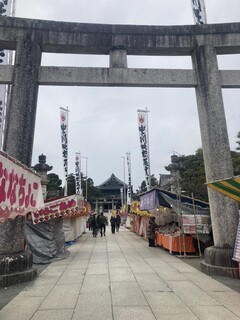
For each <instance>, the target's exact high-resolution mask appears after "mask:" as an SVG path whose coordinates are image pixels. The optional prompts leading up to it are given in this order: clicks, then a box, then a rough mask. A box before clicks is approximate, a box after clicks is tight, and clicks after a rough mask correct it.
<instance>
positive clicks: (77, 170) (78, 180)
mask: <svg viewBox="0 0 240 320" xmlns="http://www.w3.org/2000/svg"><path fill="white" fill-rule="evenodd" d="M75 181H76V194H80V195H82V185H81V153H80V152H76V154H75Z"/></svg>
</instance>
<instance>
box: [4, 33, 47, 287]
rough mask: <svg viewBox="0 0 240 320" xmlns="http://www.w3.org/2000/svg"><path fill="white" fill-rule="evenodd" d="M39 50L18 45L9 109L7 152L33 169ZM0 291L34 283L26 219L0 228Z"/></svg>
mask: <svg viewBox="0 0 240 320" xmlns="http://www.w3.org/2000/svg"><path fill="white" fill-rule="evenodd" d="M40 63H41V49H40V46H39V45H38V44H37V43H35V42H34V41H33V40H31V39H29V38H28V37H26V38H24V39H23V38H22V39H20V40H19V41H18V43H17V48H16V58H15V65H14V70H13V78H12V87H11V96H10V101H9V103H8V107H7V115H6V130H5V136H4V146H3V148H4V151H5V152H6V153H7V154H9V155H10V156H11V157H13V158H15V159H17V160H19V161H20V162H22V163H23V164H25V165H27V166H28V167H31V161H32V149H33V139H34V129H35V118H36V109H37V95H38V70H39V66H40ZM0 233H1V238H0V287H1V286H2V287H7V286H9V285H13V284H17V283H20V282H26V281H30V280H32V279H33V278H34V277H36V275H37V270H36V269H34V268H32V255H31V254H29V253H26V252H24V248H23V244H24V238H25V217H22V216H18V217H16V219H14V220H9V219H8V220H6V221H5V222H4V223H2V224H1V225H0Z"/></svg>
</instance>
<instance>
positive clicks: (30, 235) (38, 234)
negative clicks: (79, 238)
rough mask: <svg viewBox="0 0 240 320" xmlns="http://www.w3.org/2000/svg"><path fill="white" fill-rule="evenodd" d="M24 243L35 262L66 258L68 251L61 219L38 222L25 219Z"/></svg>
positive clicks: (48, 261)
mask: <svg viewBox="0 0 240 320" xmlns="http://www.w3.org/2000/svg"><path fill="white" fill-rule="evenodd" d="M26 244H27V250H29V251H30V252H31V253H32V255H33V262H34V263H36V264H46V263H50V262H53V261H57V260H62V259H66V258H67V257H68V256H69V251H67V249H66V248H65V236H64V231H63V219H62V218H59V219H52V220H49V221H44V222H42V223H39V224H33V222H32V220H27V221H26Z"/></svg>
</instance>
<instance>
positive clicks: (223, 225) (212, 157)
mask: <svg viewBox="0 0 240 320" xmlns="http://www.w3.org/2000/svg"><path fill="white" fill-rule="evenodd" d="M192 59H193V67H194V69H195V72H196V76H197V82H198V85H197V87H196V96H197V106H198V114H199V122H200V130H201V137H202V147H203V157H204V164H205V172H206V180H207V182H211V181H215V180H220V179H225V178H229V177H232V176H233V165H232V159H231V152H230V146H229V140H228V133H227V124H226V119H225V112H224V105H223V97H222V90H221V78H220V75H219V70H218V63H217V54H216V49H215V48H214V47H213V46H210V45H200V46H198V47H197V48H196V49H195V50H194V52H193V56H192ZM208 195H209V204H210V212H211V220H212V228H213V238H214V246H213V247H209V248H207V249H206V250H205V252H204V260H205V261H204V262H203V263H202V265H201V267H202V270H203V271H204V272H205V273H207V274H218V275H228V276H232V277H238V267H237V263H236V264H235V263H234V261H233V260H232V257H233V249H234V243H235V239H236V233H237V226H238V221H239V213H238V204H237V202H236V201H234V200H231V199H230V198H228V197H226V196H224V195H222V194H220V193H218V192H216V191H214V190H212V189H209V188H208Z"/></svg>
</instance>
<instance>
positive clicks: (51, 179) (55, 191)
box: [47, 173, 63, 199]
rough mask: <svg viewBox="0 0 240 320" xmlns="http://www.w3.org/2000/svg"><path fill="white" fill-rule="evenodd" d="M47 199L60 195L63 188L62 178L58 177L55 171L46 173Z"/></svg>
mask: <svg viewBox="0 0 240 320" xmlns="http://www.w3.org/2000/svg"><path fill="white" fill-rule="evenodd" d="M47 179H48V183H47V199H50V198H56V197H62V196H63V188H62V180H61V179H59V176H58V175H57V174H56V173H49V174H48V175H47Z"/></svg>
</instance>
